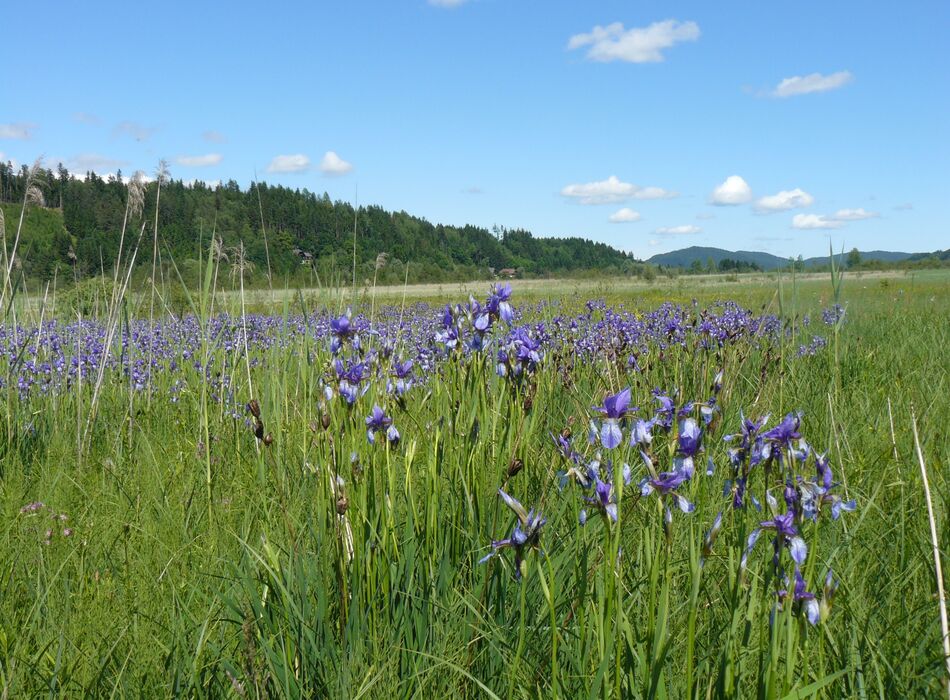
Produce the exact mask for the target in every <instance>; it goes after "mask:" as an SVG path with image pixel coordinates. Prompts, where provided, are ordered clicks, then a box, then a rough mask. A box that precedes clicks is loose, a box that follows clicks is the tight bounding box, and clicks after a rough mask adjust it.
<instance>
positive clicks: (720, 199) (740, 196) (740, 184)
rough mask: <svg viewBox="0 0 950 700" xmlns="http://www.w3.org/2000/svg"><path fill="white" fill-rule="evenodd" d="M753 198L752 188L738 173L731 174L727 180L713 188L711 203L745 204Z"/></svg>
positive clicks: (721, 204)
mask: <svg viewBox="0 0 950 700" xmlns="http://www.w3.org/2000/svg"><path fill="white" fill-rule="evenodd" d="M751 199H752V188H750V187H749V183H747V182H746V181H745V180H743V179H742V178H741V177H739V176H738V175H730V176H729V177H727V178H726V181H725V182H723V183H722V184H721V185H719V186H718V187H716V189H714V190H713V192H712V196H711V197H710V199H709V203H710V204H716V205H719V206H731V205H735V204H745V203H746V202H748V201H750V200H751Z"/></svg>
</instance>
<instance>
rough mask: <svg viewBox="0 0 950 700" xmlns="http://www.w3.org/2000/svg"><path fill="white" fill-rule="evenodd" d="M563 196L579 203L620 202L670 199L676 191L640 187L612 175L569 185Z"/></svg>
mask: <svg viewBox="0 0 950 700" xmlns="http://www.w3.org/2000/svg"><path fill="white" fill-rule="evenodd" d="M561 196H562V197H567V198H568V199H573V200H574V201H576V202H578V203H579V204H620V203H621V202H628V201H630V200H631V199H669V198H670V197H675V196H676V193H675V192H670V191H668V190H664V189H662V188H660V187H640V185H634V184H633V183H632V182H622V181H621V180H620V179H619V178H618V177H617V176H616V175H611V176H610V177H608V178H607V179H606V180H600V181H598V182H588V183H584V184H574V185H567V186H566V187H564V188H562V189H561Z"/></svg>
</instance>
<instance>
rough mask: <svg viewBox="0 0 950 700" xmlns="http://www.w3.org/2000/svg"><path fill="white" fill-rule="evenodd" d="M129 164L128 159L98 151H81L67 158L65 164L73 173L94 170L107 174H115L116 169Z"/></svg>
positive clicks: (97, 172) (98, 173) (103, 174)
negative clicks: (111, 156) (113, 156)
mask: <svg viewBox="0 0 950 700" xmlns="http://www.w3.org/2000/svg"><path fill="white" fill-rule="evenodd" d="M128 164H129V162H128V161H127V160H119V159H117V158H110V157H109V156H103V155H100V154H98V153H80V154H79V155H78V156H73V157H72V158H67V159H66V162H65V163H64V164H63V165H65V167H66V169H67V170H69V171H70V172H71V173H83V174H85V173H87V172H89V171H92V172H94V173H96V174H97V175H100V176H105V175H112V174H115V171H116V170H118V169H120V168H123V167H125V166H126V165H128Z"/></svg>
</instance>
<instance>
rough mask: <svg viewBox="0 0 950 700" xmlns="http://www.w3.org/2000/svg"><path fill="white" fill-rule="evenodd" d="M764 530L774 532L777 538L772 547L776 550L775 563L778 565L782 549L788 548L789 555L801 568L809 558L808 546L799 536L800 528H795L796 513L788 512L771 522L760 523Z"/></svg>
mask: <svg viewBox="0 0 950 700" xmlns="http://www.w3.org/2000/svg"><path fill="white" fill-rule="evenodd" d="M759 527H761V528H762V529H763V530H774V531H775V538H774V539H773V540H772V546H773V548H774V550H775V557H774V559H773V561H774V562H775V564H776V565H777V564H778V557H779V554H780V553H781V550H782V547H786V546H787V547H788V551H789V554H791V555H792V559H793V560H794V561H795V563H796V564H798V565H799V566H801V565H802V564H804V563H805V558H806V557H807V556H808V545H806V544H805V540H803V539H802V537H801V536H800V535H799V534H798V528H797V527H795V513H793V512H788V513H785V514H784V515H776V516H775V517H774V518H772V519H771V520H764V521H762V522H760V523H759Z"/></svg>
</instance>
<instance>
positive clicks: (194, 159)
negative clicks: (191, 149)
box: [175, 153, 222, 168]
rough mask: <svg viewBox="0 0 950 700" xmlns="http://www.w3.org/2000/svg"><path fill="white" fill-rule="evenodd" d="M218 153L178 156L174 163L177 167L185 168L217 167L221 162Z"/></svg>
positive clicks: (220, 156)
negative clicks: (182, 166)
mask: <svg viewBox="0 0 950 700" xmlns="http://www.w3.org/2000/svg"><path fill="white" fill-rule="evenodd" d="M221 159H222V155H221V154H220V153H207V154H205V155H203V156H178V157H177V158H176V159H175V162H176V163H178V165H184V166H185V167H186V168H203V167H206V166H209V165H217V164H218V163H220V162H221Z"/></svg>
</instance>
